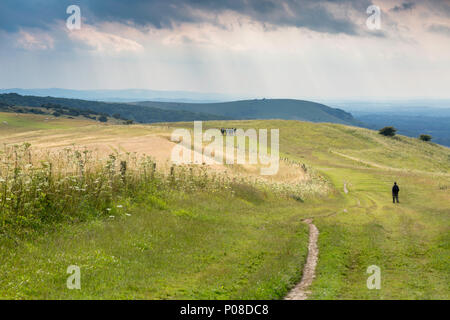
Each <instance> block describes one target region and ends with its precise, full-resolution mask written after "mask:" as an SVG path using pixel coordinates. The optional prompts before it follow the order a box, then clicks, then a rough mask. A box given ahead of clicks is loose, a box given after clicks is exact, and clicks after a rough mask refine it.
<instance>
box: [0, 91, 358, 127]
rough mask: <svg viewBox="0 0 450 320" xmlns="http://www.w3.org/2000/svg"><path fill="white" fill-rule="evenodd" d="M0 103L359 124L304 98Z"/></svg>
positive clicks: (154, 118)
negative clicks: (210, 101)
mask: <svg viewBox="0 0 450 320" xmlns="http://www.w3.org/2000/svg"><path fill="white" fill-rule="evenodd" d="M0 104H5V105H10V106H28V107H42V106H44V105H49V104H50V105H60V106H63V107H66V108H74V109H77V110H89V111H91V113H92V112H97V113H100V114H104V115H108V116H113V115H116V117H117V116H120V118H121V119H130V120H133V121H135V122H140V123H153V122H177V121H193V120H203V121H207V120H246V119H285V120H303V121H311V122H331V123H341V124H347V125H356V126H358V125H361V124H360V123H359V122H358V121H357V120H355V119H354V118H353V116H352V115H351V114H350V113H348V112H345V111H343V110H341V109H335V108H330V107H328V106H326V105H323V104H320V103H315V102H311V101H304V100H289V99H262V100H256V99H255V100H241V101H232V102H220V103H181V102H156V101H146V102H135V103H112V102H100V101H89V100H80V99H67V98H55V97H40V96H23V95H19V94H17V93H8V94H0Z"/></svg>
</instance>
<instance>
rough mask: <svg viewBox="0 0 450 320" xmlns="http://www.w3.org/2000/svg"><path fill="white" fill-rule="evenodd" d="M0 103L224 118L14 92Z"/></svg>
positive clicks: (152, 118) (163, 117)
mask: <svg viewBox="0 0 450 320" xmlns="http://www.w3.org/2000/svg"><path fill="white" fill-rule="evenodd" d="M0 104H4V105H9V106H29V107H40V106H42V105H47V104H53V105H60V106H63V107H69V108H75V109H79V110H91V111H94V112H98V113H102V114H108V115H110V116H112V115H113V114H118V115H120V116H121V117H122V118H125V119H130V120H133V121H135V122H140V123H152V122H162V121H193V120H217V119H224V118H226V117H223V116H217V115H211V114H205V113H196V112H190V111H184V110H180V111H174V110H165V109H159V108H154V107H145V106H138V105H130V104H126V103H108V102H99V101H88V100H80V99H66V98H54V97H38V96H22V95H19V94H16V93H7V94H0Z"/></svg>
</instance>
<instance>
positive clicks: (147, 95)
mask: <svg viewBox="0 0 450 320" xmlns="http://www.w3.org/2000/svg"><path fill="white" fill-rule="evenodd" d="M2 93H17V94H20V95H23V96H38V97H48V96H50V97H56V98H68V99H82V100H93V101H106V102H122V103H123V102H134V101H148V100H151V101H171V102H173V101H177V102H192V103H194V102H219V101H230V100H236V97H232V96H229V95H225V94H219V93H202V92H191V91H162V90H148V89H122V90H72V89H61V88H46V89H21V88H12V89H0V94H2Z"/></svg>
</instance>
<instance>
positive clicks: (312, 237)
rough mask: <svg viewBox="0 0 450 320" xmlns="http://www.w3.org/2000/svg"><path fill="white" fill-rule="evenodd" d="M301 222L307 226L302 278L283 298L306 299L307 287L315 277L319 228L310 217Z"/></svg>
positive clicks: (308, 292)
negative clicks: (307, 232) (306, 255)
mask: <svg viewBox="0 0 450 320" xmlns="http://www.w3.org/2000/svg"><path fill="white" fill-rule="evenodd" d="M303 222H305V223H306V224H308V226H309V243H308V257H307V259H306V264H305V267H304V268H303V275H302V280H301V281H300V283H299V284H297V285H296V286H295V287H294V288H293V289H292V290H291V291H290V292H289V293H288V295H287V296H286V297H285V298H284V299H285V300H306V298H307V297H308V295H309V294H310V293H311V292H310V291H309V290H308V288H309V286H310V285H311V283H312V281H313V280H314V278H315V277H316V265H317V260H318V259H319V247H318V245H317V240H318V238H319V230H318V229H317V227H316V226H315V225H314V224H313V223H312V219H305V220H303Z"/></svg>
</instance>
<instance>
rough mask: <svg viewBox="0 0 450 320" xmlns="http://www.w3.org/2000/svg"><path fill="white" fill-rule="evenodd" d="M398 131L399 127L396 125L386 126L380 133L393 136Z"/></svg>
mask: <svg viewBox="0 0 450 320" xmlns="http://www.w3.org/2000/svg"><path fill="white" fill-rule="evenodd" d="M396 132H397V129H395V128H394V127H384V128H382V129H380V130H379V131H378V133H379V134H382V135H383V136H386V137H393V136H395V133H396Z"/></svg>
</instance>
